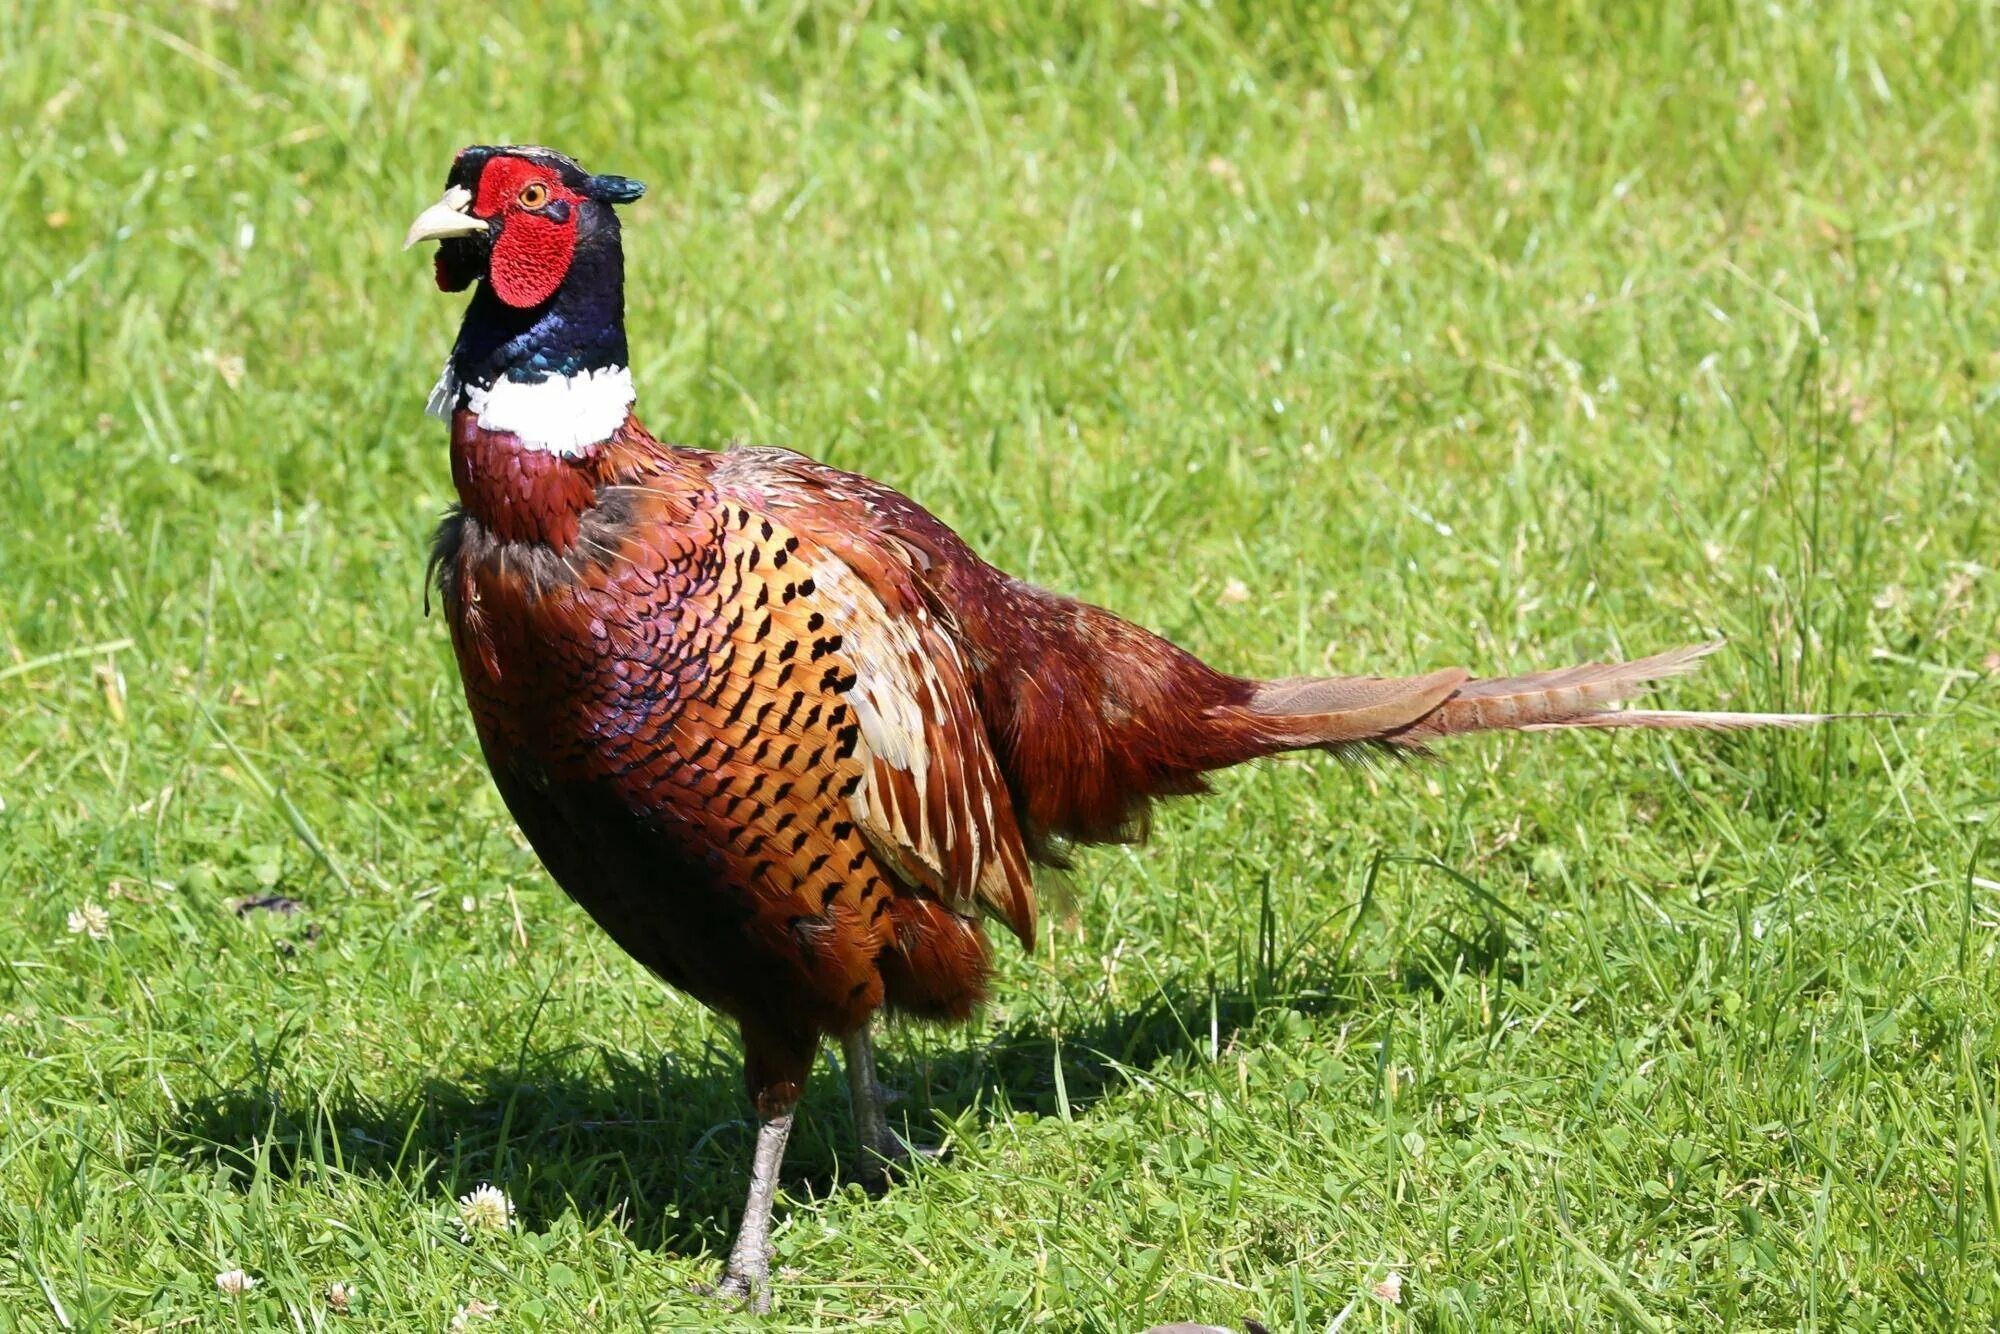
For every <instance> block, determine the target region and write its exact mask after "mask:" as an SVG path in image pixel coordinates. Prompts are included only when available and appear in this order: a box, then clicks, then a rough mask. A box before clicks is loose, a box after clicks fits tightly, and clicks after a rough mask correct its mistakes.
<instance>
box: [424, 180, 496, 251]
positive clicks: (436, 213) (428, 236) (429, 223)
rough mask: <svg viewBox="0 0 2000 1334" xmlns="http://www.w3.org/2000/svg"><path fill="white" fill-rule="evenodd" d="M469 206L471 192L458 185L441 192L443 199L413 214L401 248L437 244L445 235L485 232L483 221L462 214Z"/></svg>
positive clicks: (485, 224) (465, 213)
mask: <svg viewBox="0 0 2000 1334" xmlns="http://www.w3.org/2000/svg"><path fill="white" fill-rule="evenodd" d="M471 207H472V191H470V190H468V189H466V188H465V187H464V186H462V185H454V186H452V187H451V188H450V189H449V190H446V191H445V192H444V198H443V199H440V200H438V201H437V203H435V204H432V205H431V206H430V207H429V208H427V209H425V210H424V211H423V212H422V213H419V214H417V220H416V221H415V222H413V223H411V224H410V231H409V234H408V235H406V236H405V237H404V238H403V249H405V250H408V249H409V248H410V247H411V246H413V245H415V244H416V243H417V242H419V241H441V240H443V239H444V238H446V237H447V236H471V235H473V234H474V233H476V232H483V231H485V230H486V228H487V226H488V224H487V222H486V220H485V219H484V218H475V217H473V216H472V215H471V214H470V213H468V212H466V210H467V209H469V208H471Z"/></svg>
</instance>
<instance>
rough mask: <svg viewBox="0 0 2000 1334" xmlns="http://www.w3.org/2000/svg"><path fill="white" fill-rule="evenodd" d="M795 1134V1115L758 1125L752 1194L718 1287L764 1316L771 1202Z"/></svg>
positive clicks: (722, 1293)
mask: <svg viewBox="0 0 2000 1334" xmlns="http://www.w3.org/2000/svg"><path fill="white" fill-rule="evenodd" d="M791 1133H792V1113H790V1112H789V1111H788V1112H786V1113H784V1115H782V1116H773V1117H770V1118H769V1119H767V1120H765V1121H762V1122H760V1123H759V1124H758V1126H757V1150H756V1153H755V1154H754V1155H753V1156H752V1158H751V1160H750V1193H749V1196H748V1197H747V1198H746V1199H745V1200H744V1201H743V1221H742V1223H741V1224H740V1225H738V1227H737V1229H736V1244H735V1245H733V1246H731V1247H730V1248H729V1263H728V1264H727V1265H726V1266H724V1267H723V1270H722V1281H721V1282H719V1283H717V1284H716V1285H715V1292H716V1295H717V1296H719V1297H733V1298H738V1299H740V1300H741V1301H743V1302H744V1303H745V1304H746V1305H748V1306H749V1308H750V1309H751V1310H752V1311H754V1312H756V1313H757V1314H758V1315H762V1314H763V1313H765V1312H766V1311H769V1310H770V1309H771V1203H772V1201H773V1200H774V1199H776V1197H777V1194H778V1169H779V1168H780V1167H782V1166H783V1165H784V1161H785V1140H786V1139H787V1138H788V1137H789V1136H790V1135H791Z"/></svg>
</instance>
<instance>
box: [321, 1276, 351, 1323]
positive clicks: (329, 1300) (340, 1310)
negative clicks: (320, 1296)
mask: <svg viewBox="0 0 2000 1334" xmlns="http://www.w3.org/2000/svg"><path fill="white" fill-rule="evenodd" d="M353 1300H354V1290H353V1289H352V1288H350V1287H348V1286H347V1285H346V1284H345V1283H342V1282H340V1281H339V1280H338V1279H336V1280H334V1281H333V1282H331V1283H329V1284H327V1285H326V1304H327V1306H328V1307H329V1308H330V1309H331V1310H332V1311H333V1313H334V1314H335V1315H346V1314H347V1306H348V1303H349V1302H351V1301H353Z"/></svg>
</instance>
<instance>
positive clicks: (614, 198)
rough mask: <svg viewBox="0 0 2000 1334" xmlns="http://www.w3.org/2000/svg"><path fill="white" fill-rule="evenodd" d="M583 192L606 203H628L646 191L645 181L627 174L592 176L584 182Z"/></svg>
mask: <svg viewBox="0 0 2000 1334" xmlns="http://www.w3.org/2000/svg"><path fill="white" fill-rule="evenodd" d="M583 192H584V194H586V195H588V196H589V197H590V198H592V199H597V200H601V201H603V202H604V203H607V204H629V203H631V202H632V201H633V200H635V199H637V198H638V197H639V196H640V195H643V194H645V193H646V183H645V182H644V181H635V180H633V179H632V178H631V177H629V176H593V177H591V178H590V180H589V181H587V182H586V183H585V184H584V190H583Z"/></svg>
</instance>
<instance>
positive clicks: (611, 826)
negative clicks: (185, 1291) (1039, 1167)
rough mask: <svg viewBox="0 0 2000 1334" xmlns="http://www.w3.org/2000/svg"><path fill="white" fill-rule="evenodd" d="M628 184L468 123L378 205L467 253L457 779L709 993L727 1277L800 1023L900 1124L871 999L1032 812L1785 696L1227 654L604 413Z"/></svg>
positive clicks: (442, 538) (752, 1242)
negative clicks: (1406, 673) (747, 1160)
mask: <svg viewBox="0 0 2000 1334" xmlns="http://www.w3.org/2000/svg"><path fill="white" fill-rule="evenodd" d="M643 188H644V187H643V186H641V185H640V184H639V183H638V182H637V181H633V180H628V179H626V178H624V177H620V176H605V175H593V174H591V173H589V172H586V171H585V170H584V169H583V168H582V167H580V166H579V165H578V164H577V163H576V162H575V161H574V160H572V159H570V158H568V157H566V156H564V155H562V154H560V153H556V152H552V151H550V150H548V149H546V148H534V147H473V148H467V149H465V150H464V151H463V152H461V153H459V154H458V156H457V158H456V159H455V160H454V161H453V163H452V167H451V171H450V174H449V176H448V177H447V178H446V188H445V192H444V197H443V198H442V199H441V200H440V201H439V202H438V203H437V204H435V205H433V206H431V207H430V208H428V209H426V210H424V211H423V213H422V214H420V215H419V216H418V217H417V219H416V221H415V223H414V224H413V225H412V226H411V228H410V231H409V236H408V241H407V244H408V245H415V244H416V243H417V242H419V241H425V240H434V241H436V242H437V243H438V245H437V249H436V260H435V269H436V277H437V284H438V286H439V287H440V288H441V289H443V290H445V291H447V292H456V291H462V290H464V289H465V288H468V287H471V288H473V289H474V290H473V294H472V297H471V301H470V304H469V305H468V306H467V308H466V311H465V316H464V321H463V323H462V325H461V326H460V329H459V333H458V339H457V342H456V344H455V345H454V346H453V348H452V351H451V356H450V359H449V360H448V362H447V363H446V365H445V369H444V373H443V375H442V377H441V378H440V379H439V381H438V384H437V387H436V389H435V390H434V391H433V392H432V394H431V398H430V405H429V406H430V410H431V412H432V413H433V414H434V415H437V416H439V417H441V418H442V419H444V420H445V421H446V422H448V423H449V425H450V434H451V472H452V480H453V482H454V484H455V485H456V488H457V492H458V503H457V505H456V506H455V507H454V508H453V509H452V510H451V511H450V512H449V513H448V514H447V516H446V517H445V519H444V521H443V523H442V525H441V526H440V528H439V529H438V533H437V538H436V543H435V548H434V551H433V554H432V566H433V574H434V576H435V578H436V582H437V587H438V589H439V595H440V599H441V603H442V606H443V608H444V611H445V615H446V619H447V621H448V623H449V626H450V632H451V641H452V646H453V649H454V652H455V655H456V658H457V662H458V669H459V674H460V676H461V678H462V681H463V685H464V690H465V697H466V702H467V704H468V705H469V707H470V709H471V712H472V717H473V721H474V723H475V726H476V729H477V732H478V736H479V742H480V746H481V749H482V751H483V752H484V755H485V759H486V762H487V765H488V766H489V767H490V769H491V771H492V775H493V781H494V783H495V784H496V785H497V786H498V788H499V790H500V794H501V796H502V798H503V799H504V800H505V802H506V805H507V808H508V810H509V811H510V812H511V813H512V815H513V817H514V819H515V820H516V821H517V822H518V823H519V825H520V827H521V830H522V832H523V833H524V834H525V835H526V836H527V838H528V841H529V842H530V843H531V844H532V845H533V846H534V849H535V851H536V853H537V854H538V855H539V856H540V858H541V860H542V862H543V864H544V865H545V866H546V867H547V868H548V871H549V873H550V874H551V875H552V876H553V877H554V878H555V880H556V881H557V882H558V883H559V884H560V885H561V886H562V887H563V888H564V889H565V890H566V891H567V892H568V893H569V894H570V895H571V896H572V897H573V898H574V899H575V900H576V901H577V902H578V903H580V904H581V905H582V906H583V908H584V909H585V910H586V911H587V912H588V913H589V914H590V915H591V916H592V917H593V918H594V919H595V920H596V921H597V922H598V923H599V924H600V925H601V926H602V927H603V928H604V929H605V930H606V931H607V932H609V933H610V935H611V937H612V938H613V939H614V940H616V941H617V942H618V943H619V944H620V945H621V946H622V947H623V948H624V949H626V950H627V951H629V952H630V953H631V954H632V955H633V956H634V957H636V958H637V959H638V960H639V962H641V963H642V964H644V965H645V966H646V967H647V968H649V969H651V970H652V971H653V972H654V973H656V974H658V975H659V976H660V977H661V978H663V979H664V980H665V981H667V982H668V983H670V984H671V985H673V986H675V987H678V988H680V989H681V990H683V991H685V992H687V993H688V994H690V995H692V996H694V997H695V998H697V999H698V1000H700V1001H701V1002H703V1003H704V1004H706V1005H708V1006H710V1007H712V1008H713V1009H715V1010H717V1011H719V1012H720V1013H722V1014H724V1015H726V1016H728V1017H730V1018H732V1019H733V1020H734V1021H735V1022H736V1023H737V1025H738V1026H739V1027H740V1030H741V1034H742V1043H743V1060H744V1077H745V1081H746V1083H747V1086H748V1092H749V1095H750V1099H751V1102H752V1104H753V1105H754V1107H755V1110H756V1114H757V1118H758V1131H757V1137H756V1147H755V1151H754V1159H753V1164H752V1168H751V1174H750V1186H749V1193H748V1197H747V1199H746V1202H745V1206H744V1210H743V1215H742V1219H741V1222H740V1227H739V1230H738V1233H737V1236H736V1239H735V1242H734V1244H733V1246H732V1247H731V1250H730V1254H729V1258H728V1261H727V1264H726V1266H725V1269H724V1273H723V1279H722V1283H721V1290H722V1291H723V1292H725V1293H728V1294H731V1295H734V1296H736V1297H740V1298H744V1299H747V1300H748V1301H749V1302H751V1303H752V1304H753V1305H754V1306H757V1307H759V1308H760V1309H761V1308H762V1307H763V1306H765V1305H766V1304H767V1303H768V1300H769V1298H768V1294H767V1280H768V1268H769V1259H768V1239H769V1226H770V1216H771V1205H772V1197H773V1194H774V1192H775V1189H776V1182H777V1176H778V1170H779V1167H780V1165H781V1163H782V1161H783V1155H784V1148H785V1140H786V1136H787V1134H788V1133H789V1131H790V1129H791V1125H792V1115H793V1108H794V1105H795V1104H796V1103H797V1101H798V1099H799V1096H800V1091H801V1089H802V1087H803V1086H804V1084H805V1082H806V1078H807V1074H808V1072H809V1070H810V1068H811V1066H812V1063H813V1060H814V1056H815V1053H816V1051H817V1050H818V1048H819V1045H820V1043H821V1042H822V1041H823V1040H824V1039H828V1038H834V1039H838V1040H839V1042H840V1043H841V1046H842V1050H843V1052H844V1054H845V1058H846V1059H845V1060H844V1062H843V1064H844V1066H845V1069H846V1072H847V1075H848V1079H849V1082H850V1085H851V1095H852V1102H853V1107H854V1113H855V1119H856V1124H857V1130H858V1131H859V1134H860V1137H861V1139H862V1140H863V1142H864V1145H865V1147H866V1148H867V1149H868V1150H870V1151H872V1152H873V1154H875V1155H877V1156H878V1157H879V1158H880V1159H887V1158H892V1157H895V1156H897V1155H899V1154H901V1153H902V1152H904V1151H905V1150H904V1146H903V1145H901V1143H900V1142H899V1141H898V1140H897V1138H896V1137H895V1136H894V1135H893V1134H892V1133H891V1131H890V1129H889V1127H888V1123H887V1120H886V1118H885V1117H884V1115H883V1111H882V1097H883V1091H882V1090H881V1089H880V1088H879V1087H878V1086H877V1084H876V1080H875V1061H874V1053H873V1048H872V1046H871V1042H870V1037H869V1027H870V1020H871V1017H872V1016H874V1015H875V1014H876V1013H877V1012H879V1011H887V1012H889V1013H891V1014H900V1015H906V1016H913V1017H916V1018H919V1019H928V1020H939V1021H955V1020H963V1019H965V1018H966V1017H967V1016H969V1015H970V1014H971V1013H972V1012H973V1011H974V1009H975V1008H976V1007H977V1006H978V1005H979V1004H980V1002H981V1000H982V998H983V997H984V996H985V994H986V987H987V978H988V975H989V972H990V969H991V964H992V951H991V947H990V946H989V943H988V940H987V936H986V929H985V923H987V922H996V923H998V924H999V925H1000V926H1002V927H1004V928H1005V929H1006V931H1007V932H1009V933H1010V934H1012V935H1013V936H1014V937H1015V938H1016V939H1018V940H1019V941H1020V942H1021V944H1022V945H1023V946H1024V947H1031V946H1032V944H1033V941H1034V938H1035V916H1036V906H1035V890H1034V883H1033V872H1032V868H1033V866H1034V865H1035V864H1036V863H1038V862H1039V863H1046V862H1049V861H1052V860H1054V859H1056V858H1057V857H1058V856H1059V854H1060V851H1061V849H1062V848H1063V847H1064V846H1065V845H1067V844H1072V843H1103V842H1114V841H1121V840H1131V839H1135V838H1137V837H1139V836H1140V835H1141V834H1142V833H1143V831H1144V828H1145V816H1146V811H1147V807H1148V804H1149V803H1150V802H1152V801H1153V800H1154V799H1156V798H1160V797H1168V796H1176V795H1183V794H1191V793H1198V792H1201V791H1203V790H1204V783H1203V775H1204V774H1206V773H1208V772H1209V771H1211V770H1215V769H1221V768H1224V767H1227V766H1230V765H1235V764H1241V763H1243V762H1245V761H1248V760H1253V759H1257V758H1258V757H1260V756H1267V755H1272V754H1275V753H1277V752H1281V751H1291V750H1322V751H1330V752H1333V753H1335V754H1350V753H1357V752H1366V751H1371V750H1372V751H1402V752H1410V751H1417V750H1421V749H1423V748H1425V747H1427V746H1428V745H1429V744H1430V743H1432V742H1435V741H1439V740H1442V739H1443V738H1446V737H1451V736H1456V735H1459V734H1462V733H1468V732H1481V731H1493V730H1505V729H1511V730H1517V731H1542V730H1551V729H1559V728H1560V729H1567V728H1613V727H1647V728H1737V727H1751V726H1760V725H1785V724H1792V723H1802V722H1809V721H1815V720H1816V719H1817V717H1818V715H1800V714H1761V713H1759V714H1751V713H1686V712H1667V711H1659V710H1640V709H1628V708H1620V707H1618V706H1619V705H1620V703H1621V702H1622V701H1624V700H1626V699H1628V698H1630V697H1631V696H1633V695H1635V694H1637V693H1639V692H1641V691H1643V690H1644V689H1645V688H1646V687H1648V686H1650V685H1651V684H1653V683H1654V682H1657V681H1660V680H1662V679H1664V678H1666V677H1671V676H1675V675H1678V674H1680V673H1682V672H1685V671H1687V670H1689V669H1690V668H1692V667H1693V666H1694V665H1695V663H1696V661H1697V659H1699V658H1700V657H1701V656H1702V655H1703V654H1705V653H1707V652H1709V651H1710V650H1711V649H1713V648H1714V647H1716V646H1715V645H1712V644H1704V645H1698V646H1695V647H1691V648H1682V649H1677V650H1674V651H1671V652H1667V653H1661V654H1658V655H1656V656H1653V657H1648V658H1641V659H1638V660H1637V661H1632V662H1623V663H1610V664H1589V665H1585V666H1579V667H1571V668H1568V669H1566V670H1561V671H1553V672H1542V673H1537V674H1534V675H1530V676H1520V677H1513V678H1508V679H1494V680H1477V679H1474V678H1472V677H1471V676H1470V675H1469V674H1468V673H1467V672H1466V671H1464V670H1463V669H1461V668H1456V667H1450V668H1444V669H1441V670H1438V671H1433V672H1430V673H1428V674H1426V675H1422V676H1412V677H1404V678H1398V679H1383V678H1376V677H1296V678H1293V679H1289V680H1279V681H1259V680H1252V679H1247V678H1244V677H1239V676H1232V675H1228V674H1226V673H1224V672H1221V671H1217V670H1216V669H1214V668H1212V667H1210V666H1208V665H1206V664H1204V663H1203V662H1201V661H1200V660H1198V659H1197V658H1195V657H1194V656H1193V655H1191V654H1189V653H1187V652H1185V651H1183V650H1181V649H1179V648H1177V647H1175V646H1174V645H1173V644H1171V643H1168V642H1167V641H1166V640H1164V639H1162V638H1160V637H1158V636H1156V635H1153V634H1151V633H1149V632H1147V631H1146V630H1143V629H1140V628H1139V627H1137V626H1135V625H1133V624H1131V623H1130V622H1128V621H1125V620H1121V619H1120V618H1119V617H1117V616H1114V615H1112V614H1111V613H1110V612H1107V611H1103V610H1100V609H1098V608H1096V607H1092V606H1088V605H1086V604H1084V603H1081V602H1077V601H1073V600H1071V599H1069V598H1066V597H1062V596H1060V595H1057V594H1054V593H1050V592H1045V591H1044V590H1042V589H1039V588H1036V587H1033V586H1032V585H1029V584H1026V583H1023V582H1021V581H1019V580H1017V579H1013V578H1010V577H1009V576H1007V575H1005V574H1003V573H1001V572H1000V571H999V570H996V569H994V568H993V567H992V566H990V565H987V564H986V563H984V562H983V561H981V560H980V559H979V558H978V557H977V556H976V555H974V554H973V553H972V551H971V550H970V549H969V548H968V547H967V546H966V544H965V543H964V542H962V541H961V540H960V539H959V538H958V537H957V535H956V534H954V533H953V532H952V531H951V530H950V529H949V528H947V527H946V526H945V525H944V524H943V523H941V522H940V521H939V520H937V519H936V518H934V517H932V516H931V515H930V514H929V513H927V512H926V511H924V510H923V509H921V508H920V507H919V506H918V505H917V504H915V503H914V502H913V501H911V500H909V499H907V498H905V497H904V496H902V495H900V494H899V493H897V492H896V491H894V490H891V489H890V488H889V487H886V486H883V485H881V484H880V483H877V482H873V481H870V480H868V479H867V478H865V477H860V476H856V475H855V474H852V473H847V472H842V471H839V470H838V469H835V468H831V467H827V466H824V465H822V464H819V463H816V462H814V461H812V460H811V459H808V458H806V457H804V456H802V455H799V454H796V453H792V452H789V451H786V450H782V449H768V448H735V449H730V450H728V451H726V452H713V451H708V450H699V449H689V448H681V447H676V446H671V445H666V444H662V443H661V442H660V441H658V440H656V439H655V438H654V437H653V436H652V435H651V434H649V433H648V432H647V430H646V428H645V427H644V426H642V425H640V423H639V421H638V419H637V418H636V417H635V416H634V415H633V413H632V404H633V401H634V392H633V384H632V375H631V371H630V369H629V363H628V361H627V355H626V342H625V327H624V255H623V249H622V242H621V239H620V232H619V218H618V214H617V212H616V211H615V208H616V206H617V205H620V204H626V203H630V202H631V201H633V200H636V199H638V198H639V196H640V194H641V192H642V191H643Z"/></svg>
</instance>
